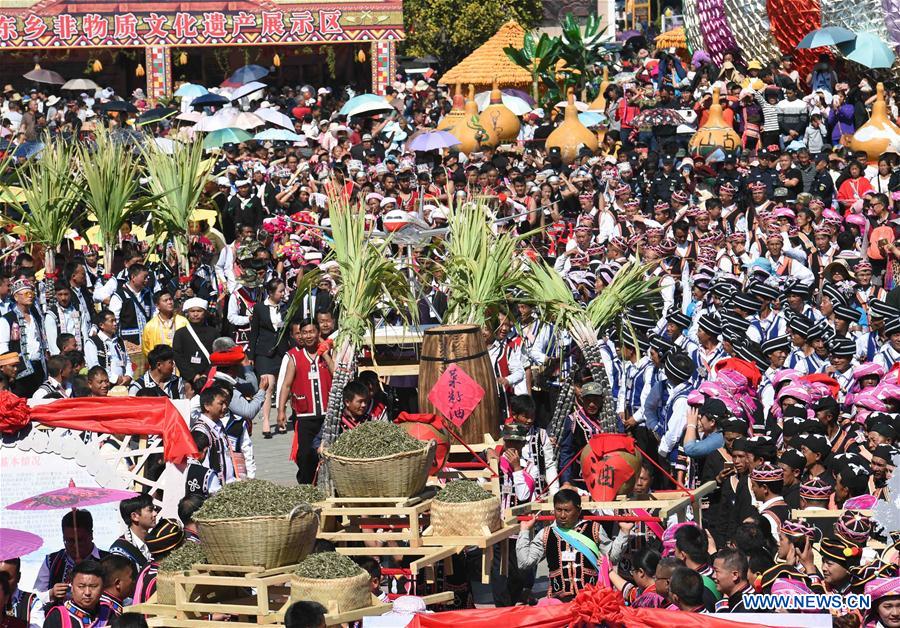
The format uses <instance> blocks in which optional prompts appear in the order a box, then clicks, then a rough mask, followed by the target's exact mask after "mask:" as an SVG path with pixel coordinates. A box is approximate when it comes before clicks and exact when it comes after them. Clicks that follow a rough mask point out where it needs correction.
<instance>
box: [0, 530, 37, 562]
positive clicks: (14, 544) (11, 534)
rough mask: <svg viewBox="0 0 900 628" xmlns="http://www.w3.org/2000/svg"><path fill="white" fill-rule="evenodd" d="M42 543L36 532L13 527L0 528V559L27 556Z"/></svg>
mask: <svg viewBox="0 0 900 628" xmlns="http://www.w3.org/2000/svg"><path fill="white" fill-rule="evenodd" d="M43 544H44V541H43V539H41V537H39V536H38V535H37V534H32V533H31V532H25V531H24V530H14V529H13V528H0V561H3V560H9V559H11V558H21V557H22V556H27V555H28V554H30V553H31V552H33V551H35V550H37V549H40V547H41V545H43Z"/></svg>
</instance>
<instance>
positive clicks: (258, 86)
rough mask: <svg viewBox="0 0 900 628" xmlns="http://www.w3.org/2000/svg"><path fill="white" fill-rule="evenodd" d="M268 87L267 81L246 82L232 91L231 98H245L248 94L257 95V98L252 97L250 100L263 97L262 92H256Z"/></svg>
mask: <svg viewBox="0 0 900 628" xmlns="http://www.w3.org/2000/svg"><path fill="white" fill-rule="evenodd" d="M265 88H266V84H265V83H260V82H259V81H251V82H249V83H246V84H245V85H241V86H240V87H238V88H236V89H235V90H234V91H232V92H231V96H230V98H231V100H238V99H239V98H244V97H246V96H250V95H251V94H254V95H255V98H251V99H250V100H258V99H259V98H261V97H262V94H256V92H258V91H260V90H263V89H265Z"/></svg>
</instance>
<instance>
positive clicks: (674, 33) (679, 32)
mask: <svg viewBox="0 0 900 628" xmlns="http://www.w3.org/2000/svg"><path fill="white" fill-rule="evenodd" d="M663 48H687V35H686V34H685V32H684V27H683V26H679V27H677V28H673V29H672V30H670V31H666V32H665V33H663V34H662V35H658V36H657V37H656V49H657V50H661V49H663Z"/></svg>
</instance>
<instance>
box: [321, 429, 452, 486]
mask: <svg viewBox="0 0 900 628" xmlns="http://www.w3.org/2000/svg"><path fill="white" fill-rule="evenodd" d="M435 448H436V445H435V443H434V441H430V442H428V443H424V444H423V443H422V441H419V440H416V439H415V438H413V437H412V436H410V435H409V434H407V433H406V432H405V431H404V430H403V429H401V428H400V427H398V426H397V425H394V424H393V423H388V422H385V421H369V422H367V423H363V424H362V425H360V426H358V427H356V428H354V429H352V430H349V431H346V432H344V433H343V434H341V435H340V436H339V437H338V439H337V440H336V441H335V442H334V445H333V446H331V447H329V448H327V449H325V450H324V452H323V456H324V457H325V461H326V464H327V465H328V467H329V472H330V474H331V478H332V480H333V482H334V488H335V492H336V493H337V494H338V495H339V496H341V497H412V496H413V495H418V494H419V493H421V492H422V489H423V488H425V482H426V481H427V480H428V470H429V469H430V468H431V465H432V463H433V462H434V452H435ZM386 469H390V472H389V473H386V472H385V470H386Z"/></svg>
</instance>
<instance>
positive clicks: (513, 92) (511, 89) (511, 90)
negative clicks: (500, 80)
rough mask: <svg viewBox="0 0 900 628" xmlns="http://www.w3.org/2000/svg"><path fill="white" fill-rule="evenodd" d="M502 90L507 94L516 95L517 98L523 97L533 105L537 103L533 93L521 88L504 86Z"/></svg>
mask: <svg viewBox="0 0 900 628" xmlns="http://www.w3.org/2000/svg"><path fill="white" fill-rule="evenodd" d="M500 91H501V92H503V93H504V94H506V95H507V96H515V97H517V98H521V99H522V100H524V101H525V102H527V103H528V104H529V105H531V106H532V107H534V105H535V104H536V103H535V102H534V98H532V97H531V94H529V93H527V92H523V91H522V90H521V89H516V88H514V87H504V88H503V89H501V90H500Z"/></svg>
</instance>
